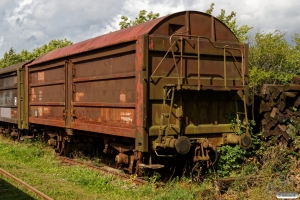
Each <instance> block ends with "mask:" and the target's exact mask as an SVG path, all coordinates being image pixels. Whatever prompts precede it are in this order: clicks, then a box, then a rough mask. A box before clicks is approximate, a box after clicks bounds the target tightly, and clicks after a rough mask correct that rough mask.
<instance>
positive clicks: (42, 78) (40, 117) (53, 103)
mask: <svg viewBox="0 0 300 200" xmlns="http://www.w3.org/2000/svg"><path fill="white" fill-rule="evenodd" d="M27 73H28V81H29V88H28V92H29V95H28V100H29V102H28V106H29V112H28V114H29V116H30V118H29V123H36V124H42V125H49V126H58V127H63V124H64V118H63V117H64V112H63V111H64V107H65V94H64V91H65V86H64V83H65V80H64V79H65V71H64V66H63V65H62V62H60V63H56V64H50V65H40V66H38V67H35V68H29V70H28V71H27Z"/></svg>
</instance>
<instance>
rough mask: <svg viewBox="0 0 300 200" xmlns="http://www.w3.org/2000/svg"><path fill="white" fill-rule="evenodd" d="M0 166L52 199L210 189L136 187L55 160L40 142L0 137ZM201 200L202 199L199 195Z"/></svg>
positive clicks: (184, 195)
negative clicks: (22, 141) (17, 140)
mask: <svg viewBox="0 0 300 200" xmlns="http://www.w3.org/2000/svg"><path fill="white" fill-rule="evenodd" d="M0 167H1V168H3V169H4V170H6V171H8V172H10V173H11V174H13V175H15V176H17V177H19V178H21V179H22V180H23V181H25V182H26V183H28V184H30V185H32V186H34V187H36V188H37V189H39V190H40V191H42V192H43V193H45V194H47V195H48V196H50V197H52V198H54V199H108V200H110V199H122V200H124V199H135V200H136V199H144V200H146V199H185V200H186V199H187V200H188V199H199V198H200V197H199V194H200V193H201V192H202V191H204V190H207V189H213V188H211V187H210V186H207V185H211V184H210V183H208V184H207V185H206V186H204V185H205V184H202V185H201V186H199V185H192V184H189V183H188V181H173V182H170V183H168V184H167V185H166V186H164V187H158V188H157V186H156V184H154V183H152V182H150V183H149V184H146V185H144V186H135V185H133V184H132V183H131V181H130V180H129V181H127V182H126V181H121V180H114V179H113V178H112V176H109V175H108V176H104V175H101V174H100V173H97V172H94V171H92V170H89V169H87V168H85V167H79V166H68V165H65V164H62V163H61V162H60V161H59V160H57V158H56V156H55V153H54V151H53V149H51V148H48V147H45V146H44V145H43V144H42V143H41V142H34V143H31V142H24V143H18V142H14V141H11V140H9V139H7V138H4V137H2V136H0ZM201 199H202V198H201Z"/></svg>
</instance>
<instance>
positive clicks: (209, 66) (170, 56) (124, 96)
mask: <svg viewBox="0 0 300 200" xmlns="http://www.w3.org/2000/svg"><path fill="white" fill-rule="evenodd" d="M247 50H248V47H247V45H245V44H240V43H239V42H238V40H237V38H236V37H235V35H234V34H233V33H232V32H231V31H230V30H229V29H228V28H227V27H226V25H224V24H223V23H222V22H220V21H219V20H218V19H216V18H214V17H212V16H210V15H208V14H204V13H201V12H195V11H184V12H179V13H175V14H171V15H168V16H165V17H161V18H158V19H155V20H152V21H149V22H145V23H143V24H140V25H136V26H133V27H129V28H126V29H122V30H119V31H116V32H112V33H109V34H106V35H102V36H99V37H95V38H92V39H89V40H86V41H83V42H79V43H77V44H74V45H70V46H67V47H64V48H61V49H57V50H54V51H51V52H49V53H46V54H44V55H42V56H40V57H38V58H37V59H35V60H34V61H32V62H31V63H28V64H20V65H19V66H22V70H23V71H22V73H23V75H22V76H20V78H19V79H17V80H18V81H20V83H19V84H18V83H17V82H16V81H17V80H15V79H14V80H13V81H12V83H13V85H7V87H8V88H6V85H5V83H4V82H5V80H6V79H7V78H6V75H3V76H1V81H0V84H1V86H0V87H1V88H0V89H1V95H2V99H1V106H2V107H1V119H2V120H3V121H6V122H11V123H16V124H17V123H19V125H18V128H19V132H20V130H33V129H34V130H40V131H42V132H43V133H44V134H47V135H48V136H49V140H48V142H49V145H51V146H54V147H55V148H56V150H57V151H58V152H60V153H63V152H64V151H65V149H66V146H67V144H68V143H72V142H73V143H76V142H83V141H84V142H89V141H90V142H94V144H95V143H97V144H98V145H99V146H102V147H103V152H104V153H106V154H112V155H113V156H114V157H115V161H116V163H117V164H120V165H123V166H125V167H126V168H127V169H128V171H129V172H130V173H135V172H137V171H138V170H139V168H140V167H141V166H143V167H144V168H145V167H146V168H157V167H160V166H163V165H165V164H166V163H167V164H169V165H175V163H176V161H180V162H181V163H182V161H187V162H189V161H190V162H191V163H192V164H193V166H194V170H196V171H198V172H200V171H201V170H202V169H203V168H207V167H209V166H211V165H212V164H213V163H214V162H215V160H216V156H215V152H216V147H217V146H220V145H225V144H238V145H240V146H242V147H243V148H247V147H249V146H250V144H251V137H250V135H249V134H248V128H247V127H248V125H249V123H248V118H247V101H248V100H247V99H248V95H247V91H248V90H247V88H248V87H247V82H248V76H247V73H248V63H247V62H248V60H247ZM14 69H15V71H18V70H17V67H16V68H14ZM3 70H5V69H3ZM3 70H2V71H0V74H6V72H5V71H3ZM21 83H22V85H21ZM17 86H20V87H21V89H20V91H23V92H24V95H23V96H22V95H21V94H19V96H18V97H17V102H19V101H22V102H19V103H17V105H18V106H19V107H20V106H21V108H19V111H20V110H21V111H24V112H21V113H19V114H18V116H19V119H18V120H19V121H17V120H15V121H13V119H14V118H15V116H16V113H15V110H16V108H17V107H16V106H17V105H16V104H14V98H15V96H14V95H12V96H11V95H10V93H6V92H8V91H11V92H12V94H14V90H16V87H17ZM23 87H24V90H23ZM7 94H9V95H8V96H7ZM20 95H21V96H20ZM3 98H4V99H11V100H12V101H11V103H7V102H8V101H7V102H6V104H5V103H4V101H6V100H3ZM7 106H11V108H10V110H11V112H8V109H6V107H7ZM22 106H24V107H22ZM2 109H3V113H2ZM232 112H234V113H235V114H236V118H237V119H238V120H239V121H241V123H243V124H244V125H245V127H246V129H245V132H244V133H243V134H242V135H236V134H235V130H232V128H231V125H230V119H228V118H226V115H227V114H229V113H232ZM12 113H13V114H12ZM24 113H26V114H25V115H24ZM7 119H9V120H7ZM20 123H21V125H20ZM183 163H184V162H183Z"/></svg>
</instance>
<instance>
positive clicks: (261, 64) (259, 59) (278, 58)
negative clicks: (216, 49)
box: [249, 30, 300, 92]
mask: <svg viewBox="0 0 300 200" xmlns="http://www.w3.org/2000/svg"><path fill="white" fill-rule="evenodd" d="M285 37H286V33H284V32H282V31H279V30H277V31H274V32H273V33H264V32H258V33H256V35H255V37H254V39H253V42H252V43H251V44H250V49H249V76H250V86H255V88H256V91H257V92H259V91H260V88H261V86H262V84H267V83H270V84H286V83H289V82H290V81H291V79H292V77H294V76H297V75H299V74H300V51H299V50H300V35H299V34H295V35H294V36H293V41H292V42H291V43H289V42H288V41H287V40H286V39H285Z"/></svg>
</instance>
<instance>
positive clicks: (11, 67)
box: [0, 61, 31, 74]
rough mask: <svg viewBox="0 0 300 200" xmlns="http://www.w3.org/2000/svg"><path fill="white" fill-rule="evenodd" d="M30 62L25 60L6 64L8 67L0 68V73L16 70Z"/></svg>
mask: <svg viewBox="0 0 300 200" xmlns="http://www.w3.org/2000/svg"><path fill="white" fill-rule="evenodd" d="M30 62H31V61H25V62H21V63H18V64H14V65H11V66H8V67H4V68H2V69H0V74H5V73H9V72H13V71H17V69H19V68H21V67H23V66H24V65H26V64H28V63H30Z"/></svg>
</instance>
